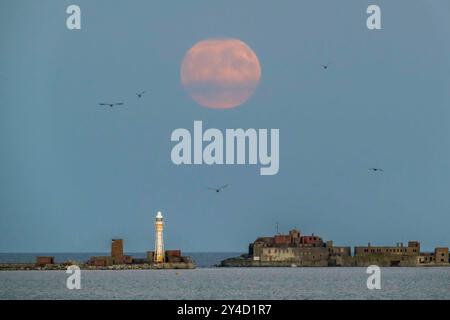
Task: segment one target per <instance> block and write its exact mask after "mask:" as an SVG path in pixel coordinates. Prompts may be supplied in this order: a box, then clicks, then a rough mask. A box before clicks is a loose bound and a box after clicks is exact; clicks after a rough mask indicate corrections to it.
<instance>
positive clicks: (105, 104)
mask: <svg viewBox="0 0 450 320" xmlns="http://www.w3.org/2000/svg"><path fill="white" fill-rule="evenodd" d="M123 104H124V103H123V102H114V103H99V105H101V106H108V107H110V108H112V107H115V106H123Z"/></svg>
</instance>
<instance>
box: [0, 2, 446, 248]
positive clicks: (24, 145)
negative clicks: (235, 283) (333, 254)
mask: <svg viewBox="0 0 450 320" xmlns="http://www.w3.org/2000/svg"><path fill="white" fill-rule="evenodd" d="M73 3H75V4H78V5H79V6H80V7H81V10H82V30H79V31H69V30H68V29H67V28H66V23H65V20H66V17H67V15H66V13H65V10H66V7H67V6H68V5H69V4H73ZM374 3H376V4H378V5H380V7H381V9H382V30H379V31H369V30H368V29H367V28H366V22H365V21H366V18H367V15H366V13H365V11H366V8H367V6H368V5H369V4H374ZM449 14H450V4H449V3H448V1H445V0H442V1H440V0H434V1H418V0H414V1H411V0H408V1H406V0H403V1H381V0H377V1H360V0H349V1H339V2H338V1H312V0H311V1H282V2H280V1H260V0H258V1H256V0H255V1H250V0H249V1H234V0H231V1H230V0H227V1H214V2H212V1H197V0H195V1H183V2H180V1H101V0H98V1H84V0H77V1H49V0H43V1H25V0H19V1H12V0H5V1H1V3H0V21H1V22H0V23H1V31H0V35H1V39H2V40H1V42H0V148H1V155H2V156H1V158H0V181H1V184H0V251H2V252H15V251H19V252H33V251H48V252H50V251H66V252H67V251H107V250H109V243H110V239H111V238H117V237H123V238H124V239H125V248H126V250H127V251H145V250H151V249H153V246H154V235H153V233H154V227H153V222H154V217H155V214H156V211H157V210H159V209H160V210H162V211H163V214H164V215H165V221H166V228H165V232H166V233H165V241H166V248H181V249H182V250H184V251H245V250H246V249H247V245H248V243H249V242H250V241H253V240H254V239H255V238H256V237H257V236H262V235H271V234H273V233H274V232H275V224H276V222H278V223H279V225H280V230H281V231H283V232H287V231H288V230H289V229H290V228H293V227H297V228H299V229H300V230H301V232H302V233H312V232H314V233H315V234H318V235H320V236H322V237H323V238H324V239H332V240H334V241H335V243H336V244H341V245H362V244H366V243H367V242H371V243H373V244H375V243H377V244H395V243H396V242H400V241H403V242H407V241H408V240H419V241H421V242H422V245H423V247H425V248H426V249H431V248H434V246H449V245H450V234H449V233H448V229H449V224H450V216H449V214H450V197H449V196H448V190H450V170H449V163H450V112H449V108H450V103H449V102H450V91H449V90H448V88H449V85H450V76H449V72H450V40H449V39H450V37H449V36H450V25H449V24H450V22H449V21H450V20H449V19H448V15H449ZM213 37H232V38H238V39H240V40H242V41H244V42H245V43H247V44H248V45H249V46H250V47H251V48H252V49H253V51H254V52H255V53H256V54H257V55H258V57H259V59H260V63H261V68H262V79H261V82H260V85H259V87H258V89H257V91H256V93H255V94H254V96H253V97H252V98H251V99H250V100H249V101H248V102H247V103H245V104H244V105H242V106H240V107H238V108H235V109H231V110H211V109H206V108H203V107H200V106H198V105H197V104H196V103H195V102H194V101H193V100H192V99H191V98H190V97H189V96H188V95H187V94H186V93H185V91H184V89H183V88H182V86H181V84H180V78H179V71H180V65H181V62H182V59H183V56H184V55H185V53H186V51H187V50H188V49H189V48H190V47H191V46H192V45H194V44H195V43H196V42H198V41H200V40H204V39H207V38H213ZM330 61H331V62H332V64H331V66H330V68H329V69H328V70H323V69H322V68H321V64H322V63H327V62H330ZM141 90H148V94H147V95H146V96H145V97H144V98H143V99H137V98H136V96H135V93H136V92H138V91H141ZM104 100H112V101H115V100H120V101H124V102H125V103H126V106H124V107H123V108H117V109H112V110H110V109H108V108H101V107H98V105H97V104H98V102H102V101H104ZM194 120H202V121H203V126H204V127H205V128H219V129H221V130H225V129H226V128H267V129H270V128H277V129H280V171H279V173H278V174H277V175H275V176H261V175H259V169H258V167H255V166H212V167H208V166H175V165H173V163H172V162H171V159H170V151H171V148H172V146H173V145H174V144H173V143H171V141H170V135H171V133H172V131H173V130H174V129H177V128H187V129H189V130H191V131H192V127H193V121H194ZM370 167H381V168H384V170H385V172H384V173H382V174H378V173H371V172H369V171H368V168H370ZM225 183H227V184H229V187H228V188H227V189H226V190H224V192H223V193H220V194H215V193H213V192H210V191H209V190H207V187H209V186H216V185H223V184H225Z"/></svg>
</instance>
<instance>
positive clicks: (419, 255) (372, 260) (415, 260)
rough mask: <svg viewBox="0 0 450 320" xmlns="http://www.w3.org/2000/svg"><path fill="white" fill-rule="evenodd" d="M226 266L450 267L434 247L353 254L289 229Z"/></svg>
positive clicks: (445, 252)
mask: <svg viewBox="0 0 450 320" xmlns="http://www.w3.org/2000/svg"><path fill="white" fill-rule="evenodd" d="M221 265H222V266H225V267H228V266H229V267H271V266H272V267H273V266H275V267H276V266H278V267H284V266H298V267H301V266H304V267H327V266H345V267H364V266H369V265H377V266H380V267H394V266H407V267H412V266H449V265H450V264H449V249H448V248H445V247H439V248H436V249H435V251H434V252H430V253H423V252H421V251H420V243H419V242H418V241H409V242H408V244H407V245H406V246H404V245H403V243H401V242H399V243H397V244H396V245H395V246H373V245H371V244H370V243H369V244H368V245H367V246H357V247H355V248H354V254H353V255H352V250H351V247H345V246H334V244H333V241H331V240H329V241H326V242H325V241H324V240H323V239H322V238H321V237H319V236H317V235H314V234H311V235H302V234H301V233H300V231H299V230H297V229H292V230H291V231H289V233H288V234H276V235H274V236H272V237H259V238H257V239H256V240H255V241H254V242H252V243H250V244H249V250H248V254H245V255H242V256H240V257H236V258H230V259H226V260H224V261H222V263H221Z"/></svg>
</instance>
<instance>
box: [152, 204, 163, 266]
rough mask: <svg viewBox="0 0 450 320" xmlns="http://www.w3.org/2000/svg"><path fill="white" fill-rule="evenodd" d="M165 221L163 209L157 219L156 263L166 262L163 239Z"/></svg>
mask: <svg viewBox="0 0 450 320" xmlns="http://www.w3.org/2000/svg"><path fill="white" fill-rule="evenodd" d="M163 229H164V222H163V216H162V214H161V211H158V214H157V215H156V219H155V255H154V262H155V263H164V239H163Z"/></svg>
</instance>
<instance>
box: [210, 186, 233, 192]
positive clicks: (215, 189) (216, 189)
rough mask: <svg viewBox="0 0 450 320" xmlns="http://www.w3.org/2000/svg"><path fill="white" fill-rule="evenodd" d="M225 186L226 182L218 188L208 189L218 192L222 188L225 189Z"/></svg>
mask: <svg viewBox="0 0 450 320" xmlns="http://www.w3.org/2000/svg"><path fill="white" fill-rule="evenodd" d="M226 187H228V184H224V185H223V186H221V187H219V188H208V189H209V190H214V191H215V192H217V193H219V192H220V191H222V190H223V189H225V188H226Z"/></svg>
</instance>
